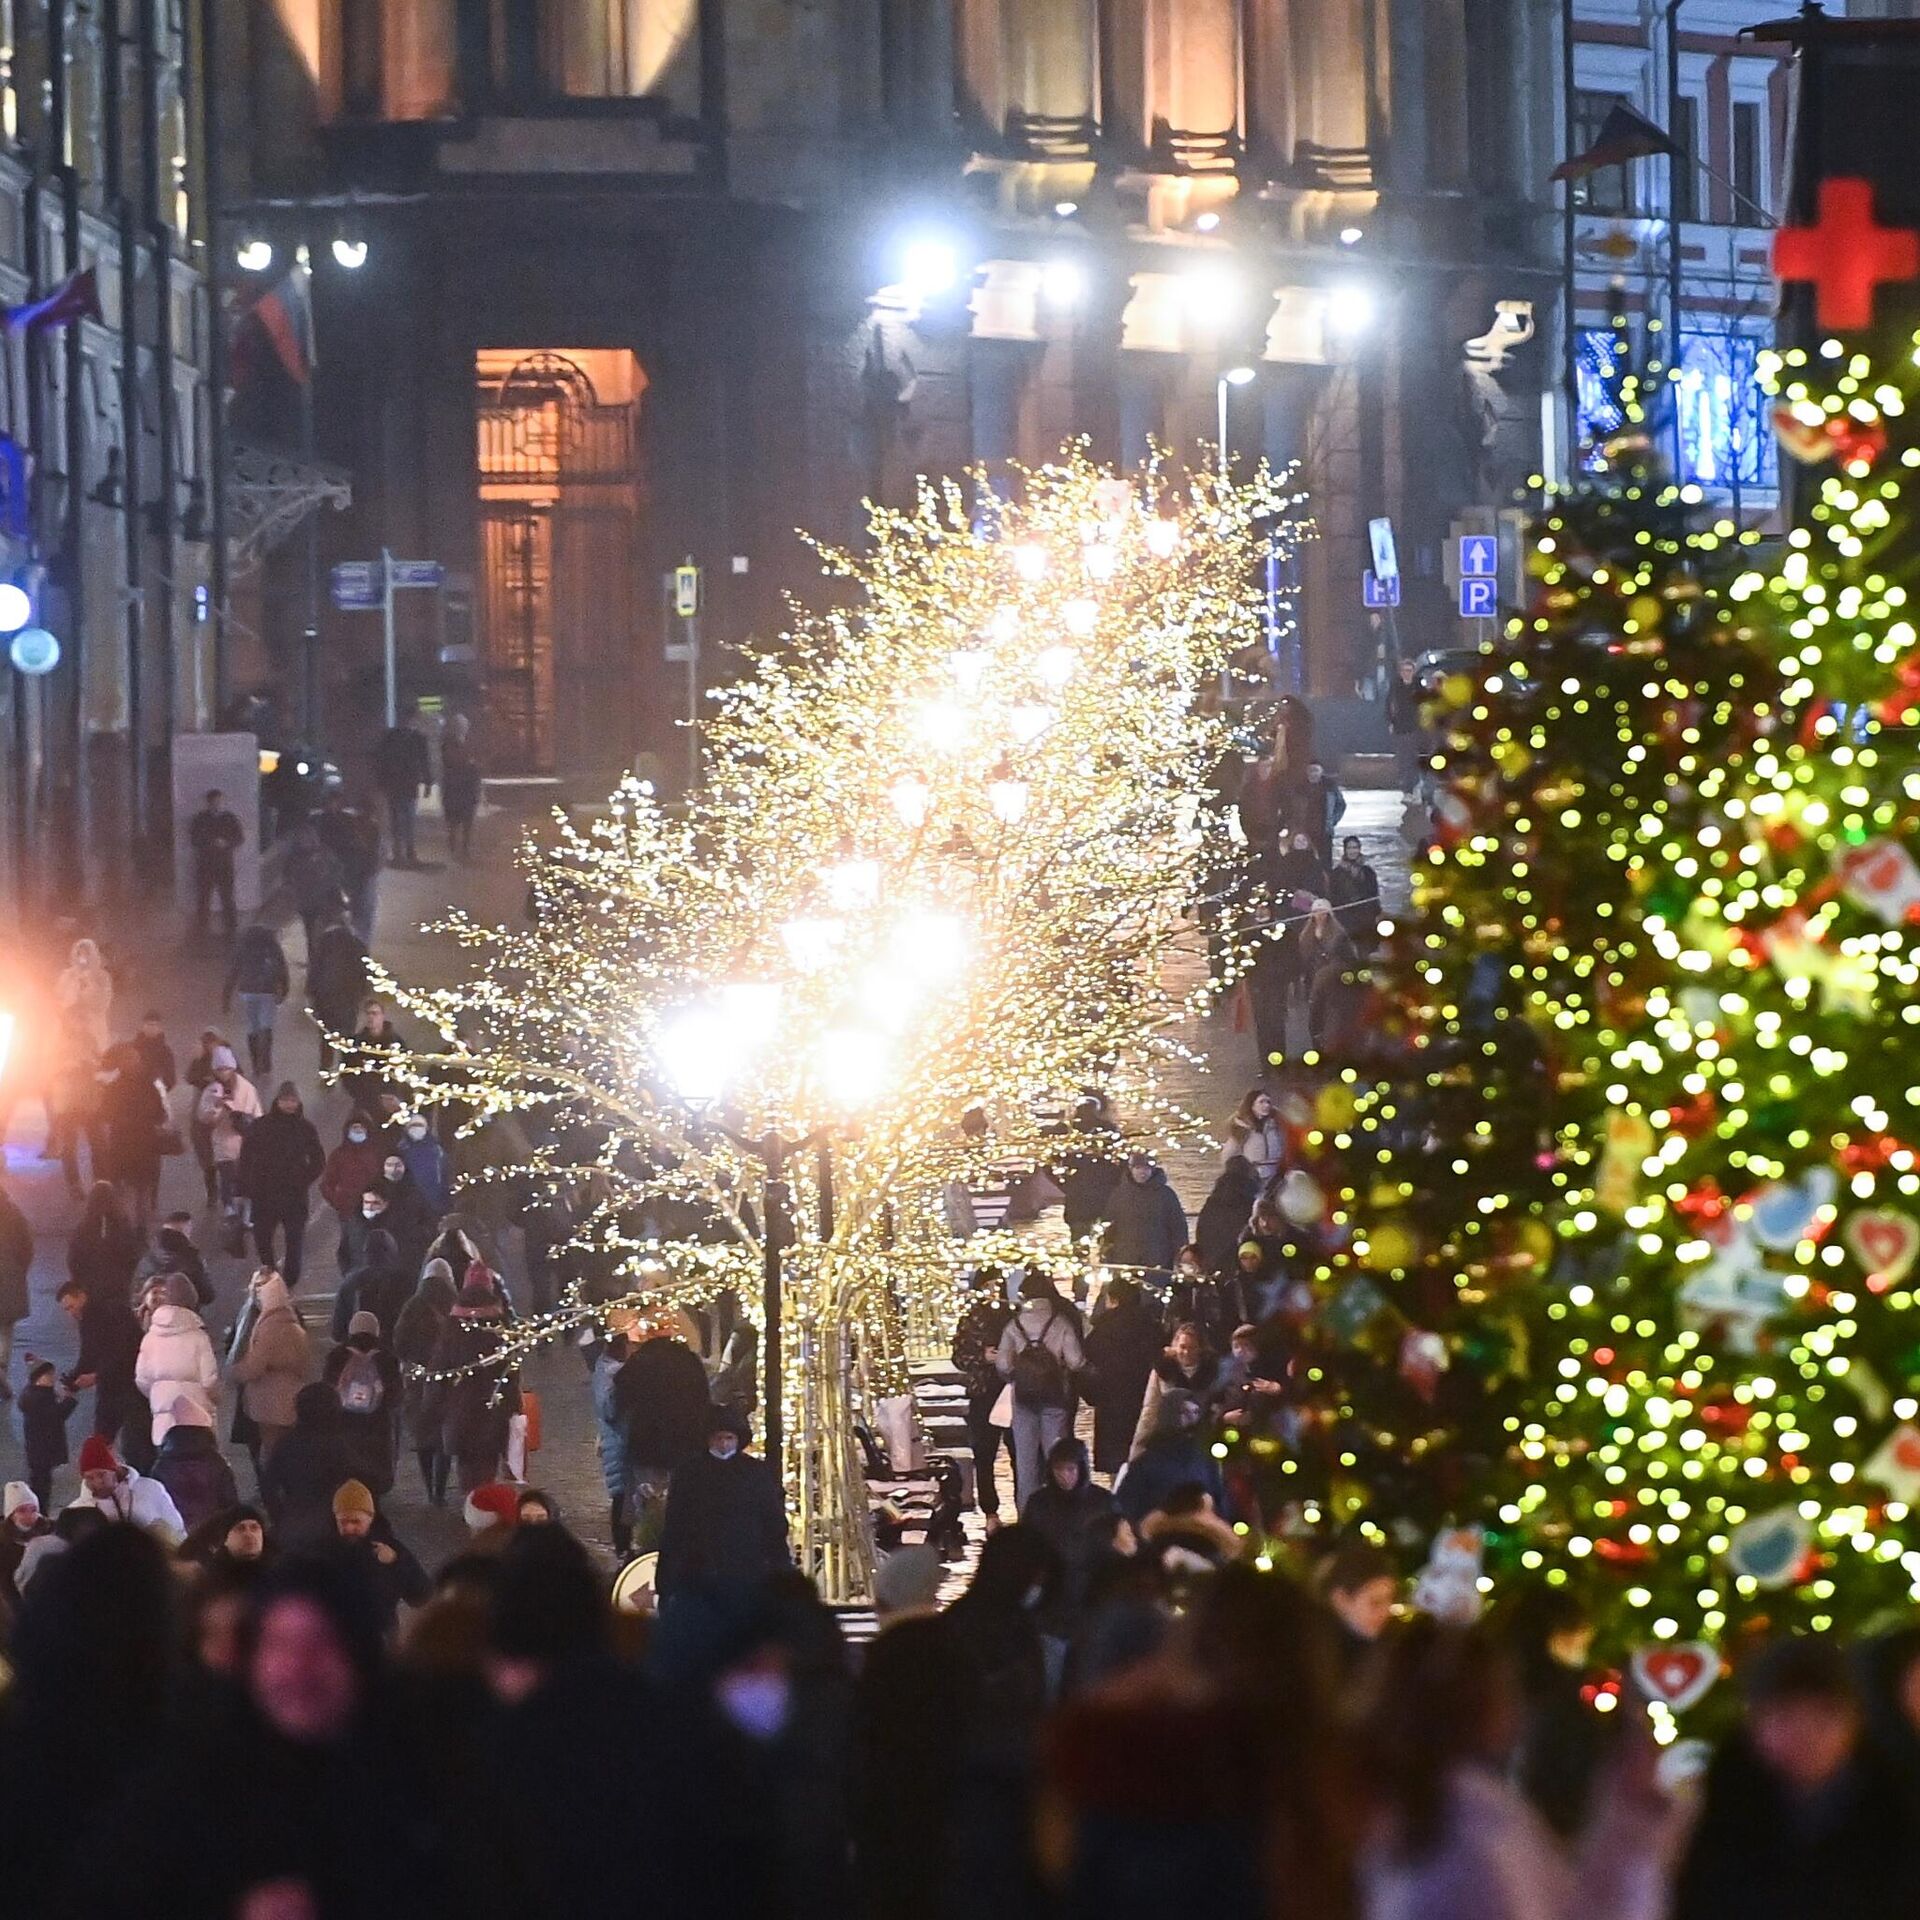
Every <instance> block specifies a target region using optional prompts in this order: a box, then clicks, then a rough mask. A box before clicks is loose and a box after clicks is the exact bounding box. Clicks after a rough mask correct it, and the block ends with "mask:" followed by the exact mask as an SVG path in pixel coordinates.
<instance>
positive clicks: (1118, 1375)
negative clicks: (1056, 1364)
mask: <svg viewBox="0 0 1920 1920" xmlns="http://www.w3.org/2000/svg"><path fill="white" fill-rule="evenodd" d="M1085 1345H1086V1350H1087V1376H1088V1379H1087V1398H1088V1399H1089V1400H1090V1401H1091V1402H1092V1403H1093V1464H1094V1466H1095V1467H1096V1468H1098V1469H1099V1471H1100V1472H1102V1473H1104V1474H1109V1475H1111V1474H1115V1473H1118V1472H1119V1471H1120V1469H1121V1468H1122V1467H1123V1466H1125V1465H1126V1463H1127V1455H1128V1453H1129V1452H1130V1451H1131V1450H1132V1441H1133V1435H1134V1429H1135V1428H1136V1427H1137V1426H1138V1425H1139V1422H1140V1408H1141V1403H1142V1401H1143V1400H1144V1399H1145V1396H1146V1392H1147V1382H1148V1380H1149V1378H1150V1377H1151V1376H1152V1374H1153V1370H1154V1368H1155V1367H1156V1366H1157V1365H1158V1364H1159V1362H1160V1360H1161V1359H1162V1357H1163V1356H1164V1354H1165V1352H1166V1347H1165V1343H1164V1341H1163V1340H1162V1337H1161V1333H1160V1316H1159V1315H1158V1314H1157V1313H1156V1312H1155V1311H1154V1309H1153V1306H1152V1305H1151V1303H1150V1302H1149V1301H1148V1299H1147V1298H1146V1296H1145V1295H1144V1294H1143V1293H1142V1292H1141V1290H1140V1287H1139V1285H1138V1283H1137V1282H1135V1281H1134V1280H1132V1279H1129V1278H1128V1277H1127V1276H1126V1275H1124V1274H1121V1275H1116V1276H1115V1278H1113V1279H1112V1280H1110V1281H1109V1282H1108V1283H1107V1296H1106V1305H1105V1306H1104V1307H1103V1308H1102V1310H1101V1311H1100V1312H1098V1313H1096V1314H1095V1315H1094V1316H1093V1320H1092V1323H1091V1324H1090V1325H1089V1326H1088V1328H1087V1335H1086V1342H1085ZM1020 1517H1021V1518H1022V1519H1023V1520H1024V1519H1025V1518H1027V1513H1026V1509H1025V1508H1022V1509H1021V1514H1020ZM1055 1544H1056V1545H1057V1544H1058V1543H1057V1542H1056V1543H1055Z"/></svg>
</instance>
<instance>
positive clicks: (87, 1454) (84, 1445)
mask: <svg viewBox="0 0 1920 1920" xmlns="http://www.w3.org/2000/svg"><path fill="white" fill-rule="evenodd" d="M80 1471H81V1473H82V1474H83V1475H85V1474H89V1473H118V1472H119V1471H120V1458H119V1455H118V1454H116V1453H115V1452H114V1450H113V1448H112V1446H111V1445H110V1444H109V1443H108V1440H107V1437H106V1435H105V1434H102V1433H90V1434H88V1435H87V1437H86V1438H85V1439H84V1440H83V1441H81V1443H80Z"/></svg>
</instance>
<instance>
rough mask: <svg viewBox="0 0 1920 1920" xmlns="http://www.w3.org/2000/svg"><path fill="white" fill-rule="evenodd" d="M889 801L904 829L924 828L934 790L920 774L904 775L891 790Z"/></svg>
mask: <svg viewBox="0 0 1920 1920" xmlns="http://www.w3.org/2000/svg"><path fill="white" fill-rule="evenodd" d="M887 797H888V799H890V800H891V801H892V802H893V811H894V813H895V815H896V816H897V817H898V818H899V821H900V824H901V825H902V826H903V827H924V826H925V825H926V824H927V809H928V807H929V806H930V805H931V804H932V802H933V789H932V788H931V787H930V786H928V785H927V783H926V782H925V781H924V780H922V779H921V778H920V777H919V775H918V774H912V773H907V774H902V775H901V777H900V778H899V779H898V780H896V781H895V782H894V783H893V786H892V788H891V789H890V790H889V792H888V795H887Z"/></svg>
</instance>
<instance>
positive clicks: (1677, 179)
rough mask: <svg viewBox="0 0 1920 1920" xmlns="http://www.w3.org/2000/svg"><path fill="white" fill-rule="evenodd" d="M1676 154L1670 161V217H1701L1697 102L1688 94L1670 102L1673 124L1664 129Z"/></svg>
mask: <svg viewBox="0 0 1920 1920" xmlns="http://www.w3.org/2000/svg"><path fill="white" fill-rule="evenodd" d="M1667 131H1668V133H1670V134H1671V135H1672V136H1673V144H1674V145H1675V146H1676V147H1677V148H1678V149H1679V156H1678V158H1676V159H1675V160H1674V162H1673V163H1672V164H1673V217H1674V218H1675V219H1676V220H1698V219H1699V218H1700V102H1699V101H1698V100H1696V99H1695V98H1694V96H1693V95H1692V94H1690V93H1683V94H1680V95H1679V96H1678V97H1677V98H1676V99H1675V100H1674V103H1673V124H1672V126H1670V127H1669V128H1668V129H1667Z"/></svg>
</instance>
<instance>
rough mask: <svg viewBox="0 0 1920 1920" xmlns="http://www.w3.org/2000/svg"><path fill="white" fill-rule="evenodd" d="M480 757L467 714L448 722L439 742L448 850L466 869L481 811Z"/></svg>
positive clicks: (458, 715)
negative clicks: (476, 815) (476, 819)
mask: <svg viewBox="0 0 1920 1920" xmlns="http://www.w3.org/2000/svg"><path fill="white" fill-rule="evenodd" d="M481 778H482V775H481V766H480V756H479V754H478V753H477V752H475V750H474V744H473V722H472V721H470V720H469V719H468V718H467V716H466V715H465V714H464V713H456V714H454V715H453V716H452V717H451V718H450V719H449V720H448V721H447V731H446V736H445V738H443V739H442V741H441V742H440V806H441V810H442V811H443V812H444V813H445V815H446V820H447V847H448V849H449V851H450V852H451V853H452V855H453V857H454V858H455V859H456V860H458V861H460V862H461V863H462V864H463V865H464V864H465V863H466V862H467V861H469V860H471V859H472V858H473V820H474V815H475V814H476V813H478V812H479V810H480V788H481Z"/></svg>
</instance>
